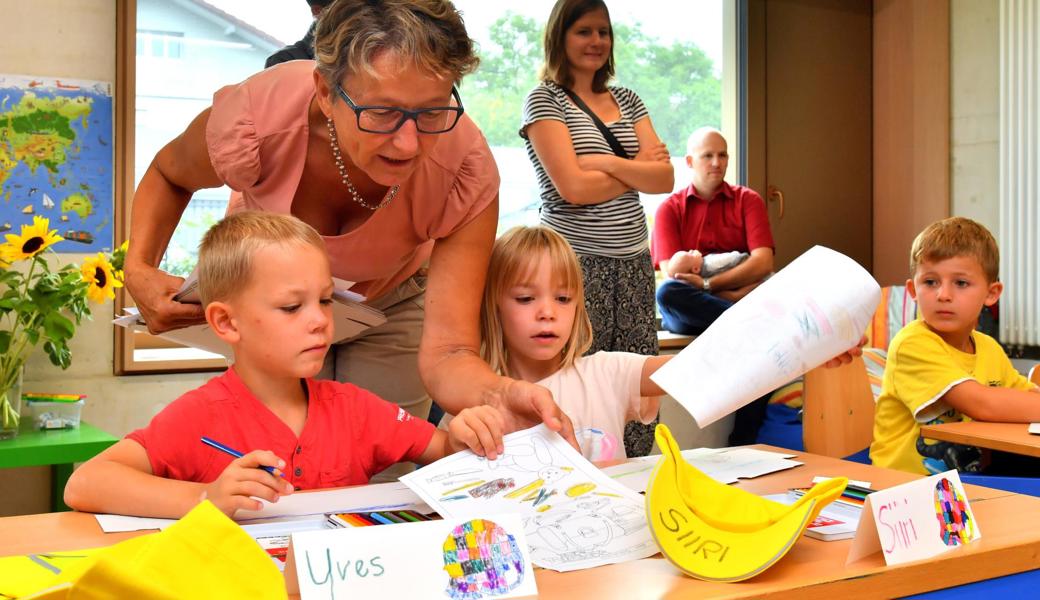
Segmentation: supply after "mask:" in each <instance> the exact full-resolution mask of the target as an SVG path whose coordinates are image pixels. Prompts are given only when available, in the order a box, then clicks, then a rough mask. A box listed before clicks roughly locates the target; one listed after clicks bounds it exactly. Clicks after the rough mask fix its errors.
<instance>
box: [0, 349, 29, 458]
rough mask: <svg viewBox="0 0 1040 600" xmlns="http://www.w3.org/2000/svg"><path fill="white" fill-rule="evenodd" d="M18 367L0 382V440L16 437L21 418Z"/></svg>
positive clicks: (20, 389)
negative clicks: (4, 387)
mask: <svg viewBox="0 0 1040 600" xmlns="http://www.w3.org/2000/svg"><path fill="white" fill-rule="evenodd" d="M23 371H24V369H23V368H22V367H18V368H17V369H15V372H14V373H12V374H11V376H10V377H4V378H2V379H4V380H5V381H0V388H2V387H3V386H4V385H6V386H7V387H6V389H0V440H9V439H11V438H13V437H15V436H17V435H18V425H19V423H20V422H21V416H22V372H23Z"/></svg>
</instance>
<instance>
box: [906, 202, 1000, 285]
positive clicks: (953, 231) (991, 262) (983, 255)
mask: <svg viewBox="0 0 1040 600" xmlns="http://www.w3.org/2000/svg"><path fill="white" fill-rule="evenodd" d="M957 256H970V257H972V258H974V259H976V260H978V261H979V264H980V265H982V271H983V272H984V273H985V274H986V279H987V280H988V283H993V282H995V281H997V278H998V276H999V274H1000V250H999V249H998V248H997V241H996V240H995V239H993V234H991V233H990V232H989V230H988V229H986V228H985V227H983V226H982V225H979V224H978V223H976V222H975V221H972V220H971V219H966V218H964V217H949V218H947V219H943V220H942V221H936V222H935V223H932V224H931V225H929V226H928V227H925V229H924V231H922V232H921V233H919V234H917V238H915V239H914V243H913V245H912V246H911V247H910V277H913V276H914V274H915V273H916V272H917V267H919V266H920V265H921V263H922V262H924V261H929V262H935V261H940V260H946V259H948V258H954V257H957Z"/></svg>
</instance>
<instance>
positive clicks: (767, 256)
mask: <svg viewBox="0 0 1040 600" xmlns="http://www.w3.org/2000/svg"><path fill="white" fill-rule="evenodd" d="M728 163H729V154H728V152H727V146H726V140H725V138H723V137H722V134H721V133H719V132H718V131H717V130H715V129H712V128H710V127H705V128H701V129H698V130H697V131H695V132H693V134H692V135H691V136H690V139H689V141H688V142H687V144H686V164H687V165H688V166H689V167H690V168H691V169H692V170H693V182H692V183H691V184H690V186H689V187H687V188H685V189H682V190H679V191H678V192H675V193H674V194H672V195H671V196H669V197H668V199H667V200H665V201H664V202H663V203H662V204H661V206H660V207H658V209H657V215H656V217H655V219H654V235H653V240H652V244H651V250H652V253H653V260H654V265H655V266H656V267H658V268H660V269H661V271H662V272H664V273H665V275H667V276H668V279H667V280H666V281H665V282H664V283H662V284H661V287H660V288H658V290H657V304H658V306H660V308H661V322H662V324H663V325H664V328H665V329H667V330H668V331H671V332H674V333H681V334H686V335H698V334H700V333H703V332H704V330H705V329H707V328H708V326H709V325H711V324H712V322H714V321H715V319H717V318H718V316H719V315H721V314H722V312H723V311H725V310H726V309H727V308H729V307H730V306H732V305H733V303H734V302H736V301H737V300H739V299H741V298H743V297H744V296H746V295H747V294H748V292H750V291H751V290H753V289H754V288H755V287H757V286H758V285H759V284H760V283H762V281H763V280H764V279H765V278H766V277H767V276H768V275H769V274H770V273H771V272H772V271H773V234H772V232H771V231H770V229H769V217H768V215H767V214H766V206H765V203H764V202H763V201H762V197H761V196H759V195H758V194H757V193H755V192H754V191H753V190H751V189H750V188H746V187H743V186H739V185H730V184H728V183H726V182H725V181H724V180H723V178H724V177H725V176H726V167H727V166H728ZM733 253H736V254H733ZM719 254H723V256H717V255H719ZM741 254H743V255H744V256H747V258H746V259H743V256H741ZM702 263H703V266H702ZM734 263H736V264H734ZM716 264H720V265H725V267H726V268H722V269H721V270H720V269H718V267H714V268H713V269H712V267H713V265H716Z"/></svg>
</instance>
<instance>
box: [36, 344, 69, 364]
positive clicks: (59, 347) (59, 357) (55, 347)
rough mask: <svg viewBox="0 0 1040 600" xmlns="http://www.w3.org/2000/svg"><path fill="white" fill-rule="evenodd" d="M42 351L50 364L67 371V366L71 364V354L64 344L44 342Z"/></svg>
mask: <svg viewBox="0 0 1040 600" xmlns="http://www.w3.org/2000/svg"><path fill="white" fill-rule="evenodd" d="M43 350H44V351H45V352H46V353H47V358H49V359H50V361H51V364H52V365H54V366H56V367H61V368H62V369H68V368H69V365H71V364H72V352H71V351H69V347H68V346H67V345H66V344H65V343H64V342H59V343H55V342H50V341H48V342H44V344H43Z"/></svg>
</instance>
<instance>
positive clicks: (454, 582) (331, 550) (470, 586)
mask: <svg viewBox="0 0 1040 600" xmlns="http://www.w3.org/2000/svg"><path fill="white" fill-rule="evenodd" d="M478 519H479V520H480V522H479V523H474V522H471V521H475V520H478ZM478 528H479V529H478ZM527 547H528V545H527V544H526V543H525V542H524V531H523V526H522V525H521V523H520V518H519V516H517V515H515V514H499V515H492V516H490V517H487V516H485V515H474V516H473V518H472V519H470V518H465V519H445V520H436V521H424V522H421V523H399V524H395V525H386V526H382V527H358V528H346V529H332V530H327V531H309V532H301V533H294V534H292V547H291V550H290V558H289V563H288V564H287V565H286V569H285V586H286V590H287V591H288V592H289V593H290V594H295V593H297V592H299V594H300V598H302V600H317V599H321V600H328V599H330V598H332V599H334V598H386V599H391V598H393V599H397V598H408V599H409V600H411V599H424V598H437V599H441V600H445V599H447V600H451V599H454V600H464V599H469V598H516V597H532V596H536V595H537V594H538V588H537V585H536V582H535V577H534V569H533V568H532V567H531V556H530V553H529V551H528V549H527Z"/></svg>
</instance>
